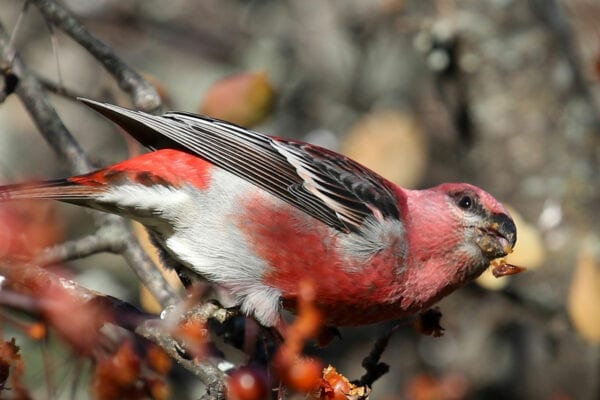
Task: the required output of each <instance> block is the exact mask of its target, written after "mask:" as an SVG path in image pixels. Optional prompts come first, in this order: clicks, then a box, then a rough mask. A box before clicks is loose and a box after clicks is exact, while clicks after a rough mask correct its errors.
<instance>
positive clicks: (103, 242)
mask: <svg viewBox="0 0 600 400" xmlns="http://www.w3.org/2000/svg"><path fill="white" fill-rule="evenodd" d="M123 247H124V244H123V240H122V239H120V238H118V239H117V238H107V237H106V236H105V235H104V234H103V232H102V228H100V230H98V232H96V233H95V234H93V235H89V236H85V237H83V238H80V239H76V240H70V241H68V242H64V243H60V244H57V245H54V246H51V247H47V248H45V249H44V250H43V251H42V253H41V254H39V255H38V256H37V257H36V258H35V259H34V260H33V262H34V263H35V264H38V265H50V264H56V263H59V262H64V261H70V260H77V259H80V258H84V257H88V256H91V255H94V254H98V253H103V252H109V253H120V252H121V251H122V250H123Z"/></svg>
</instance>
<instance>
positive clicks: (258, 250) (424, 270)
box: [0, 98, 517, 327]
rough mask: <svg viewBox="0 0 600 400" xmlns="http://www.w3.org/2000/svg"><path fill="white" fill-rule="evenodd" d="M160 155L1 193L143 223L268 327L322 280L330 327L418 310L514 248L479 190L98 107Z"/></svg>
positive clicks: (192, 121)
mask: <svg viewBox="0 0 600 400" xmlns="http://www.w3.org/2000/svg"><path fill="white" fill-rule="evenodd" d="M79 100H80V101H81V102H82V103H83V104H85V105H87V106H89V107H90V108H91V109H93V110H95V111H96V112H98V113H100V114H101V115H103V116H104V117H106V118H108V119H109V120H111V121H113V122H114V123H116V124H117V125H119V126H120V127H121V128H123V129H124V130H125V131H126V132H128V133H129V134H130V135H131V136H132V137H133V138H135V139H136V140H137V141H139V142H140V143H141V144H142V145H144V146H145V147H147V148H148V149H149V150H150V151H149V152H147V153H145V154H142V155H138V156H136V157H133V158H131V159H128V160H125V161H122V162H118V163H116V164H114V165H111V166H108V167H106V168H102V169H99V170H96V171H93V172H90V173H86V174H83V175H77V176H72V177H68V178H63V179H53V180H47V181H39V182H33V183H17V184H10V185H5V186H0V199H1V200H2V201H9V200H11V201H14V200H20V199H55V200H58V201H61V202H66V203H72V204H76V205H79V206H84V207H88V208H92V209H96V210H100V211H104V212H108V213H113V214H117V215H120V216H124V217H127V218H130V219H132V220H135V221H138V222H140V223H141V224H143V225H144V226H145V227H146V228H147V230H148V232H149V233H150V236H151V237H152V238H153V241H154V242H155V244H156V245H157V246H158V248H159V249H160V252H161V253H162V254H163V256H164V258H165V260H168V263H169V264H171V266H172V267H174V268H177V269H181V270H183V271H186V272H188V273H189V272H191V275H192V276H194V277H198V278H200V279H203V280H205V281H208V282H210V283H211V284H214V285H217V286H219V287H221V288H222V289H224V290H225V291H226V292H228V293H229V294H230V295H231V297H232V298H233V299H234V302H235V304H236V305H237V306H238V307H239V309H240V310H241V311H242V312H243V313H245V314H246V315H248V316H251V317H253V318H255V319H256V320H257V321H258V322H259V323H260V324H261V325H263V326H265V327H273V326H276V325H277V324H278V323H279V322H280V321H281V318H282V317H281V315H282V311H283V310H284V309H288V310H291V311H292V312H293V311H295V310H296V307H297V300H298V296H299V286H300V285H299V283H300V282H302V281H305V280H309V281H310V282H311V284H312V285H313V289H314V294H315V305H316V306H317V308H318V309H319V310H320V311H321V312H322V314H323V316H324V319H325V321H326V323H327V324H328V325H333V326H356V325H365V324H371V323H376V322H380V321H385V320H391V319H399V318H403V317H408V316H413V315H417V314H419V313H421V312H423V311H425V310H427V309H429V308H430V307H431V306H433V305H434V304H436V303H437V302H438V301H439V300H441V299H442V298H443V297H445V296H446V295H448V294H450V293H451V292H453V291H454V290H456V289H458V288H460V287H461V286H463V285H465V284H467V283H469V282H471V281H472V280H474V279H475V278H476V277H478V276H479V275H480V274H481V273H482V272H483V271H485V270H486V269H487V268H488V267H489V266H490V263H491V262H492V261H493V260H496V259H498V258H501V257H504V256H505V255H507V254H508V253H509V252H511V251H512V248H513V247H514V246H515V244H516V240H517V230H516V226H515V223H514V221H513V219H512V217H511V216H510V213H509V212H508V211H507V209H506V208H505V207H504V206H503V205H502V204H501V203H500V202H499V201H498V200H496V199H495V198H494V197H493V196H492V195H491V194H489V193H488V192H486V191H485V190H483V189H481V188H479V187H477V186H474V185H472V184H468V183H442V184H440V185H438V186H434V187H431V188H427V189H420V190H417V189H406V188H402V187H400V186H397V185H395V184H394V183H392V182H390V181H388V180H387V179H385V178H383V177H382V176H380V175H378V174H377V173H376V172H374V171H372V170H370V169H369V168H367V167H365V166H363V165H361V164H359V163H358V162H356V161H353V160H351V159H350V158H348V157H345V156H344V155H341V154H338V153H336V152H334V151H331V150H328V149H325V148H322V147H319V146H316V145H312V144H309V143H305V142H301V141H297V140H288V139H284V138H281V137H277V136H269V135H264V134H261V133H259V132H256V131H253V130H248V129H245V128H242V127H239V126H236V125H234V124H231V123H228V122H226V121H222V120H217V119H213V118H210V117H207V116H201V115H197V114H193V113H187V112H167V113H164V114H162V115H152V114H148V113H145V112H142V111H136V110H130V109H127V108H123V107H120V106H117V105H113V104H108V103H102V102H98V101H95V100H90V99H83V98H80V99H79Z"/></svg>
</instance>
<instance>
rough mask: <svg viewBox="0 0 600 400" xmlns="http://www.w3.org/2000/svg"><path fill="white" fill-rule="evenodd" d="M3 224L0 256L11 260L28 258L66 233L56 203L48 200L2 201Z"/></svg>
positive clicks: (0, 215) (0, 230) (0, 210)
mask: <svg viewBox="0 0 600 400" xmlns="http://www.w3.org/2000/svg"><path fill="white" fill-rule="evenodd" d="M0 226H1V227H2V229H0V258H7V259H11V260H27V261H29V260H31V259H32V258H33V257H34V256H35V255H37V254H38V253H39V252H40V251H41V250H43V249H44V248H46V247H48V246H50V245H53V244H55V243H57V242H59V241H60V240H61V239H62V237H63V227H62V224H61V222H60V220H59V219H58V218H57V215H56V204H55V203H53V202H49V201H34V200H20V201H19V202H9V203H2V204H0Z"/></svg>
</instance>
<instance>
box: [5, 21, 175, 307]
mask: <svg viewBox="0 0 600 400" xmlns="http://www.w3.org/2000/svg"><path fill="white" fill-rule="evenodd" d="M13 54H14V58H12V65H10V61H11V58H9V57H10V56H11V55H13ZM0 66H7V67H9V66H10V67H11V68H12V72H13V73H14V74H15V75H16V76H17V77H18V78H19V83H18V86H17V88H16V90H15V92H16V94H17V95H18V96H19V98H20V99H21V101H22V102H23V104H24V105H25V108H26V109H27V111H28V112H29V114H30V115H31V117H32V119H33V121H34V123H35V125H36V126H37V127H38V129H39V131H40V133H41V134H42V136H43V137H44V138H45V139H46V141H47V142H48V144H49V145H50V146H51V147H52V149H53V150H54V151H55V152H56V154H58V156H59V157H61V158H62V159H63V160H64V161H65V162H66V163H67V164H68V165H69V167H70V169H71V171H72V172H74V173H77V174H82V173H85V172H88V171H90V170H91V169H92V163H91V161H90V159H89V158H88V157H87V156H86V155H85V153H84V151H83V149H82V148H81V146H79V144H78V143H77V141H76V140H75V138H74V137H73V136H72V135H71V133H70V132H69V131H68V130H67V128H66V127H65V126H64V124H63V123H62V121H61V120H60V118H59V116H58V114H57V113H56V110H55V109H54V107H53V106H52V104H51V103H50V100H49V99H48V96H47V95H46V93H45V92H44V89H43V87H42V85H41V84H40V82H39V81H38V80H37V79H36V78H35V76H34V75H33V74H32V73H31V72H30V71H29V69H28V68H27V67H26V65H25V64H24V63H23V61H22V59H21V57H20V56H19V54H18V53H17V52H16V51H15V50H14V49H11V48H9V47H8V39H7V37H6V32H5V31H4V28H3V26H2V25H1V24H0ZM95 219H96V223H97V224H98V225H99V226H101V227H106V230H105V232H108V231H110V230H111V229H112V232H110V235H113V236H110V235H109V234H107V235H106V237H107V240H109V239H108V238H109V237H110V240H111V241H112V240H114V238H121V239H122V241H123V248H122V255H123V256H124V258H125V259H126V260H127V262H128V263H129V265H130V266H131V268H132V269H133V270H134V271H135V273H136V274H137V275H138V277H140V279H141V280H142V282H143V283H144V285H146V286H147V287H148V288H149V289H150V291H151V292H152V294H153V295H154V297H156V299H157V300H158V301H159V302H160V304H161V305H162V306H163V307H166V306H168V305H171V304H175V303H176V302H177V301H178V300H179V296H178V295H177V293H176V292H175V290H173V289H172V288H171V286H170V285H169V284H168V283H167V282H166V280H165V279H164V277H163V275H162V273H161V272H160V271H159V270H158V268H157V267H156V266H155V265H154V263H153V262H152V260H151V259H150V257H149V256H148V255H147V254H146V253H145V252H144V250H143V249H142V248H141V247H140V246H139V244H138V243H137V240H136V239H135V237H134V236H133V233H132V232H131V228H130V226H129V224H128V223H126V222H125V221H124V220H123V219H121V218H119V217H116V216H114V215H108V214H102V215H95Z"/></svg>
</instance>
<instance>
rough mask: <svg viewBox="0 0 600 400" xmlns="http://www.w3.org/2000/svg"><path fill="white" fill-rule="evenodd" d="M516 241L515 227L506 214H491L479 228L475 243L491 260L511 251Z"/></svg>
mask: <svg viewBox="0 0 600 400" xmlns="http://www.w3.org/2000/svg"><path fill="white" fill-rule="evenodd" d="M516 242H517V227H516V226H515V223H514V222H513V220H512V218H511V217H509V216H508V215H507V214H492V215H491V216H489V217H488V218H487V219H486V220H485V223H484V224H483V225H482V226H481V227H480V228H479V234H478V235H477V245H478V246H479V247H480V248H481V250H482V251H483V253H484V254H485V255H486V256H487V257H488V258H489V259H490V260H493V259H495V258H498V257H504V256H505V255H507V254H509V253H512V250H513V247H515V243H516Z"/></svg>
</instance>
